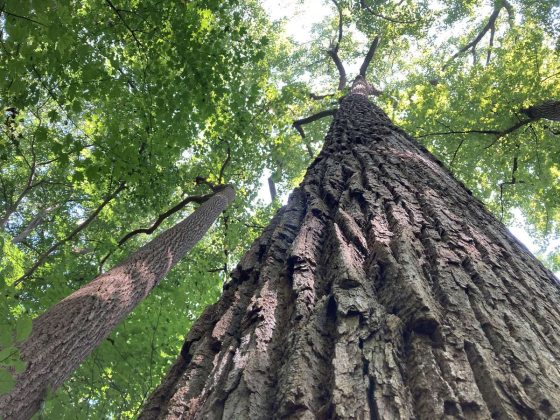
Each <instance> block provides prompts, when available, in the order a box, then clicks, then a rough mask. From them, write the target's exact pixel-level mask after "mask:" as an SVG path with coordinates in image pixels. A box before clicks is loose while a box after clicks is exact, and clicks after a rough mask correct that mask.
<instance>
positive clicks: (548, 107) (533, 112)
mask: <svg viewBox="0 0 560 420" xmlns="http://www.w3.org/2000/svg"><path fill="white" fill-rule="evenodd" d="M521 111H522V112H524V113H525V114H527V115H528V116H529V118H532V119H534V120H538V119H541V118H544V119H546V120H552V121H560V101H552V100H551V101H544V102H542V103H540V104H538V105H533V106H530V107H529V108H526V109H522V110H521Z"/></svg>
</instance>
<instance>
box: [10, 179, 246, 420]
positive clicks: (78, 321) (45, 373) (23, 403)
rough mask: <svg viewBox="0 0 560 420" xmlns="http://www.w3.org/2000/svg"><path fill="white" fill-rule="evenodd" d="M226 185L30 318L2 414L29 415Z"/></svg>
mask: <svg viewBox="0 0 560 420" xmlns="http://www.w3.org/2000/svg"><path fill="white" fill-rule="evenodd" d="M234 196H235V193H234V191H233V188H231V187H229V186H226V187H225V188H224V189H222V190H220V191H218V192H217V193H216V194H214V195H213V196H212V197H211V198H209V199H208V200H207V201H205V202H204V203H203V204H202V205H201V206H200V207H199V208H198V209H197V210H196V211H195V212H193V213H192V214H191V215H190V216H189V217H187V218H186V219H185V220H183V221H182V222H180V223H178V224H177V225H175V226H174V227H172V228H171V229H169V230H167V231H165V232H163V233H162V234H160V235H159V236H158V237H157V238H155V239H154V240H152V241H151V242H149V243H148V244H146V245H145V246H143V247H142V248H140V249H139V250H138V251H137V252H135V253H134V254H132V255H131V256H130V257H129V258H128V259H126V260H125V261H123V262H122V263H120V264H119V265H117V266H116V267H114V268H113V269H111V270H110V271H108V272H107V273H105V274H102V275H101V276H99V277H97V278H96V279H95V280H93V281H92V282H90V283H88V284H87V285H85V286H84V287H82V288H81V289H79V290H77V291H76V292H74V293H72V294H71V295H70V296H68V297H67V298H66V299H64V300H62V301H61V302H60V303H58V304H57V305H55V306H53V307H52V308H50V309H49V310H48V311H47V312H45V313H44V314H43V315H41V316H40V317H38V318H37V319H35V320H34V321H33V330H32V332H31V335H30V337H29V338H28V339H27V340H26V341H25V342H24V343H23V344H21V345H20V346H19V347H20V351H21V356H22V359H23V360H24V361H26V362H27V369H26V370H25V372H23V373H22V374H20V375H17V376H16V380H17V382H16V386H15V388H14V389H13V390H12V391H11V392H10V393H9V394H6V395H2V396H0V418H1V417H2V416H4V418H5V419H10V420H11V419H28V418H30V417H31V416H32V415H33V413H35V411H37V409H38V408H39V406H40V404H41V401H42V400H43V399H44V397H45V395H46V394H47V392H48V391H51V390H54V389H56V388H58V387H59V386H60V385H61V384H62V383H63V382H64V380H66V379H67V378H68V377H69V376H70V375H71V374H72V372H73V371H74V370H75V369H76V368H77V367H78V366H79V365H80V363H81V362H82V361H83V360H84V359H85V358H86V357H87V355H88V354H89V353H90V352H91V351H92V350H93V349H94V348H95V347H97V345H98V344H99V343H100V342H101V341H102V340H103V339H104V338H105V337H107V336H108V335H109V333H110V332H111V331H112V330H113V328H114V327H115V326H116V325H118V324H119V323H120V322H121V321H122V320H123V319H124V318H125V317H126V315H128V314H129V313H130V311H132V310H133V309H134V307H135V306H136V305H137V304H138V303H139V302H141V301H142V300H143V299H144V298H145V297H146V296H147V295H148V294H149V293H150V291H151V290H152V289H153V288H154V287H155V286H156V285H157V284H158V283H159V281H160V280H161V279H162V278H163V277H164V276H165V275H166V274H167V273H168V272H169V270H170V269H171V268H172V267H173V266H174V265H175V264H176V263H177V262H178V261H179V260H180V259H181V258H182V257H183V256H184V255H185V253H186V252H187V251H189V250H190V249H191V248H192V247H193V246H194V245H195V244H196V243H197V242H198V241H199V240H200V239H201V238H202V236H203V235H204V234H205V233H206V231H207V230H208V228H209V227H210V225H212V223H213V222H214V220H216V218H217V217H218V215H219V214H220V213H221V212H222V211H223V210H224V209H225V208H226V207H227V205H228V204H229V203H230V202H231V201H232V200H233V198H234Z"/></svg>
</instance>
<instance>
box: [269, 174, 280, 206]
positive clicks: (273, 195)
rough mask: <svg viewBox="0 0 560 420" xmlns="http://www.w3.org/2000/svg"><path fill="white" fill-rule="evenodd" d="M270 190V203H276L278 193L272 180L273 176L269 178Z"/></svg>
mask: <svg viewBox="0 0 560 420" xmlns="http://www.w3.org/2000/svg"><path fill="white" fill-rule="evenodd" d="M268 190H269V191H270V201H274V199H275V198H276V196H277V195H278V193H277V192H276V184H275V183H274V180H273V179H272V175H271V176H269V177H268Z"/></svg>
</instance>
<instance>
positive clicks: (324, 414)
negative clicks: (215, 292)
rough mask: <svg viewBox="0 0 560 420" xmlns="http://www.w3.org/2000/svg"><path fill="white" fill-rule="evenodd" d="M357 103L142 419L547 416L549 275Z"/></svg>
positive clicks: (557, 348)
mask: <svg viewBox="0 0 560 420" xmlns="http://www.w3.org/2000/svg"><path fill="white" fill-rule="evenodd" d="M366 90H367V89H366V88H365V87H359V89H353V91H352V93H351V94H350V95H348V96H347V97H345V98H344V99H343V100H342V103H341V107H340V110H339V111H338V112H337V114H336V116H335V118H334V121H333V124H332V126H331V128H330V131H329V133H328V134H327V136H326V139H325V145H324V148H323V150H322V152H321V153H320V155H319V156H318V157H317V159H316V160H315V162H314V163H313V164H312V165H311V166H310V168H309V169H308V172H307V175H306V177H305V179H304V181H303V183H302V184H301V186H300V187H299V188H297V189H296V190H295V191H294V192H293V193H292V195H291V197H290V199H289V201H288V204H287V205H286V206H285V207H284V208H283V209H281V210H280V211H279V212H278V214H277V215H276V216H275V218H274V219H273V220H272V222H271V223H270V225H269V226H268V228H267V229H266V230H265V231H264V233H263V234H262V236H261V237H260V238H259V239H258V240H257V241H256V242H255V243H254V244H253V245H252V248H251V249H250V250H249V252H248V253H247V254H246V255H245V256H244V258H243V259H242V261H241V262H240V264H239V265H238V267H237V268H236V270H235V271H234V273H233V274H232V278H231V280H230V282H229V283H227V284H226V285H225V287H224V292H223V295H222V297H221V298H220V300H219V301H218V302H217V303H216V304H214V305H212V306H210V307H208V308H207V309H206V311H205V312H204V314H203V315H202V317H201V318H200V319H199V320H198V321H197V322H196V323H195V324H194V326H193V327H192V329H191V331H190V332H189V334H188V336H187V338H186V340H185V343H184V346H183V349H182V351H181V355H180V356H179V357H178V359H177V360H176V362H175V363H174V364H173V366H172V367H171V369H170V371H169V373H168V374H167V376H166V377H165V379H164V380H163V382H162V384H161V385H160V386H159V388H158V389H157V390H156V391H155V392H154V393H153V394H152V395H151V397H150V398H149V400H148V401H147V403H146V405H145V407H144V411H143V414H142V415H141V416H140V418H141V419H156V418H166V419H179V418H181V419H191V418H195V419H198V418H206V419H221V418H223V419H237V418H250V419H270V418H276V419H284V418H286V419H287V418H289V419H314V418H348V419H366V418H368V419H369V418H371V419H411V418H418V419H436V418H437V419H439V418H460V419H461V418H464V419H488V418H497V419H520V418H527V419H528V418H531V419H538V418H542V419H544V418H551V417H554V414H555V413H558V412H559V410H560V388H559V387H560V370H559V365H558V361H559V360H560V343H559V338H558V337H560V312H559V307H560V288H559V286H558V283H557V282H556V279H555V277H554V275H553V274H552V273H550V272H549V271H548V270H546V269H545V268H544V267H543V266H542V265H541V264H540V263H539V262H538V261H537V260H536V259H535V257H533V256H532V255H531V254H530V253H529V252H528V251H527V249H526V248H525V247H524V246H523V245H522V244H520V243H519V242H518V241H517V240H516V239H515V238H514V237H513V236H512V235H511V234H510V233H509V231H508V230H507V229H506V228H505V227H504V226H503V225H502V224H501V223H500V222H499V221H498V220H497V219H496V218H494V217H493V216H491V215H490V214H489V213H488V212H487V211H486V210H485V209H484V207H483V205H482V204H481V203H480V202H479V201H477V200H476V199H474V198H473V197H472V196H471V194H470V192H469V191H468V190H467V189H466V188H464V186H463V185H461V184H460V183H459V182H457V181H456V180H455V179H454V178H453V177H452V176H451V174H450V173H449V171H447V170H446V169H445V168H443V167H442V165H441V163H440V162H438V161H437V160H436V159H435V158H434V157H433V156H431V155H430V154H429V153H428V152H427V151H426V150H425V149H424V148H423V147H421V146H420V145H419V144H418V143H416V141H415V140H413V139H412V138H410V137H409V136H408V135H406V134H405V133H404V132H403V131H402V130H401V129H399V128H398V127H396V126H394V125H393V124H392V123H391V121H390V120H389V119H388V118H387V116H386V115H385V114H384V113H383V112H382V111H381V110H380V109H379V108H377V107H376V106H375V105H373V104H372V103H370V102H369V101H368V99H367V97H366V95H364V94H360V92H362V93H363V92H365V91H366ZM556 415H558V414H556Z"/></svg>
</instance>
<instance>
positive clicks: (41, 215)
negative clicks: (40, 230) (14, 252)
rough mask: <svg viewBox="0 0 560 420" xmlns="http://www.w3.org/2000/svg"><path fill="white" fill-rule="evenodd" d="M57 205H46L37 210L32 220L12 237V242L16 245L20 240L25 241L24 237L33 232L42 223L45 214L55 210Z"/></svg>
mask: <svg viewBox="0 0 560 420" xmlns="http://www.w3.org/2000/svg"><path fill="white" fill-rule="evenodd" d="M58 207H59V206H58V205H55V206H51V207H47V208H46V209H42V210H39V212H38V213H37V216H35V217H34V218H33V220H31V222H29V224H28V225H27V226H26V227H25V228H24V229H23V230H22V231H21V232H20V233H19V234H17V235H16V236H15V237H14V239H12V243H13V244H14V245H16V244H19V243H20V242H23V241H25V239H26V238H27V237H28V236H29V234H30V233H31V232H33V230H34V229H35V228H36V227H37V226H39V225H40V224H41V223H43V220H44V219H45V218H46V217H47V215H48V214H49V213H51V212H52V211H54V210H56V209H57V208H58Z"/></svg>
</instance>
